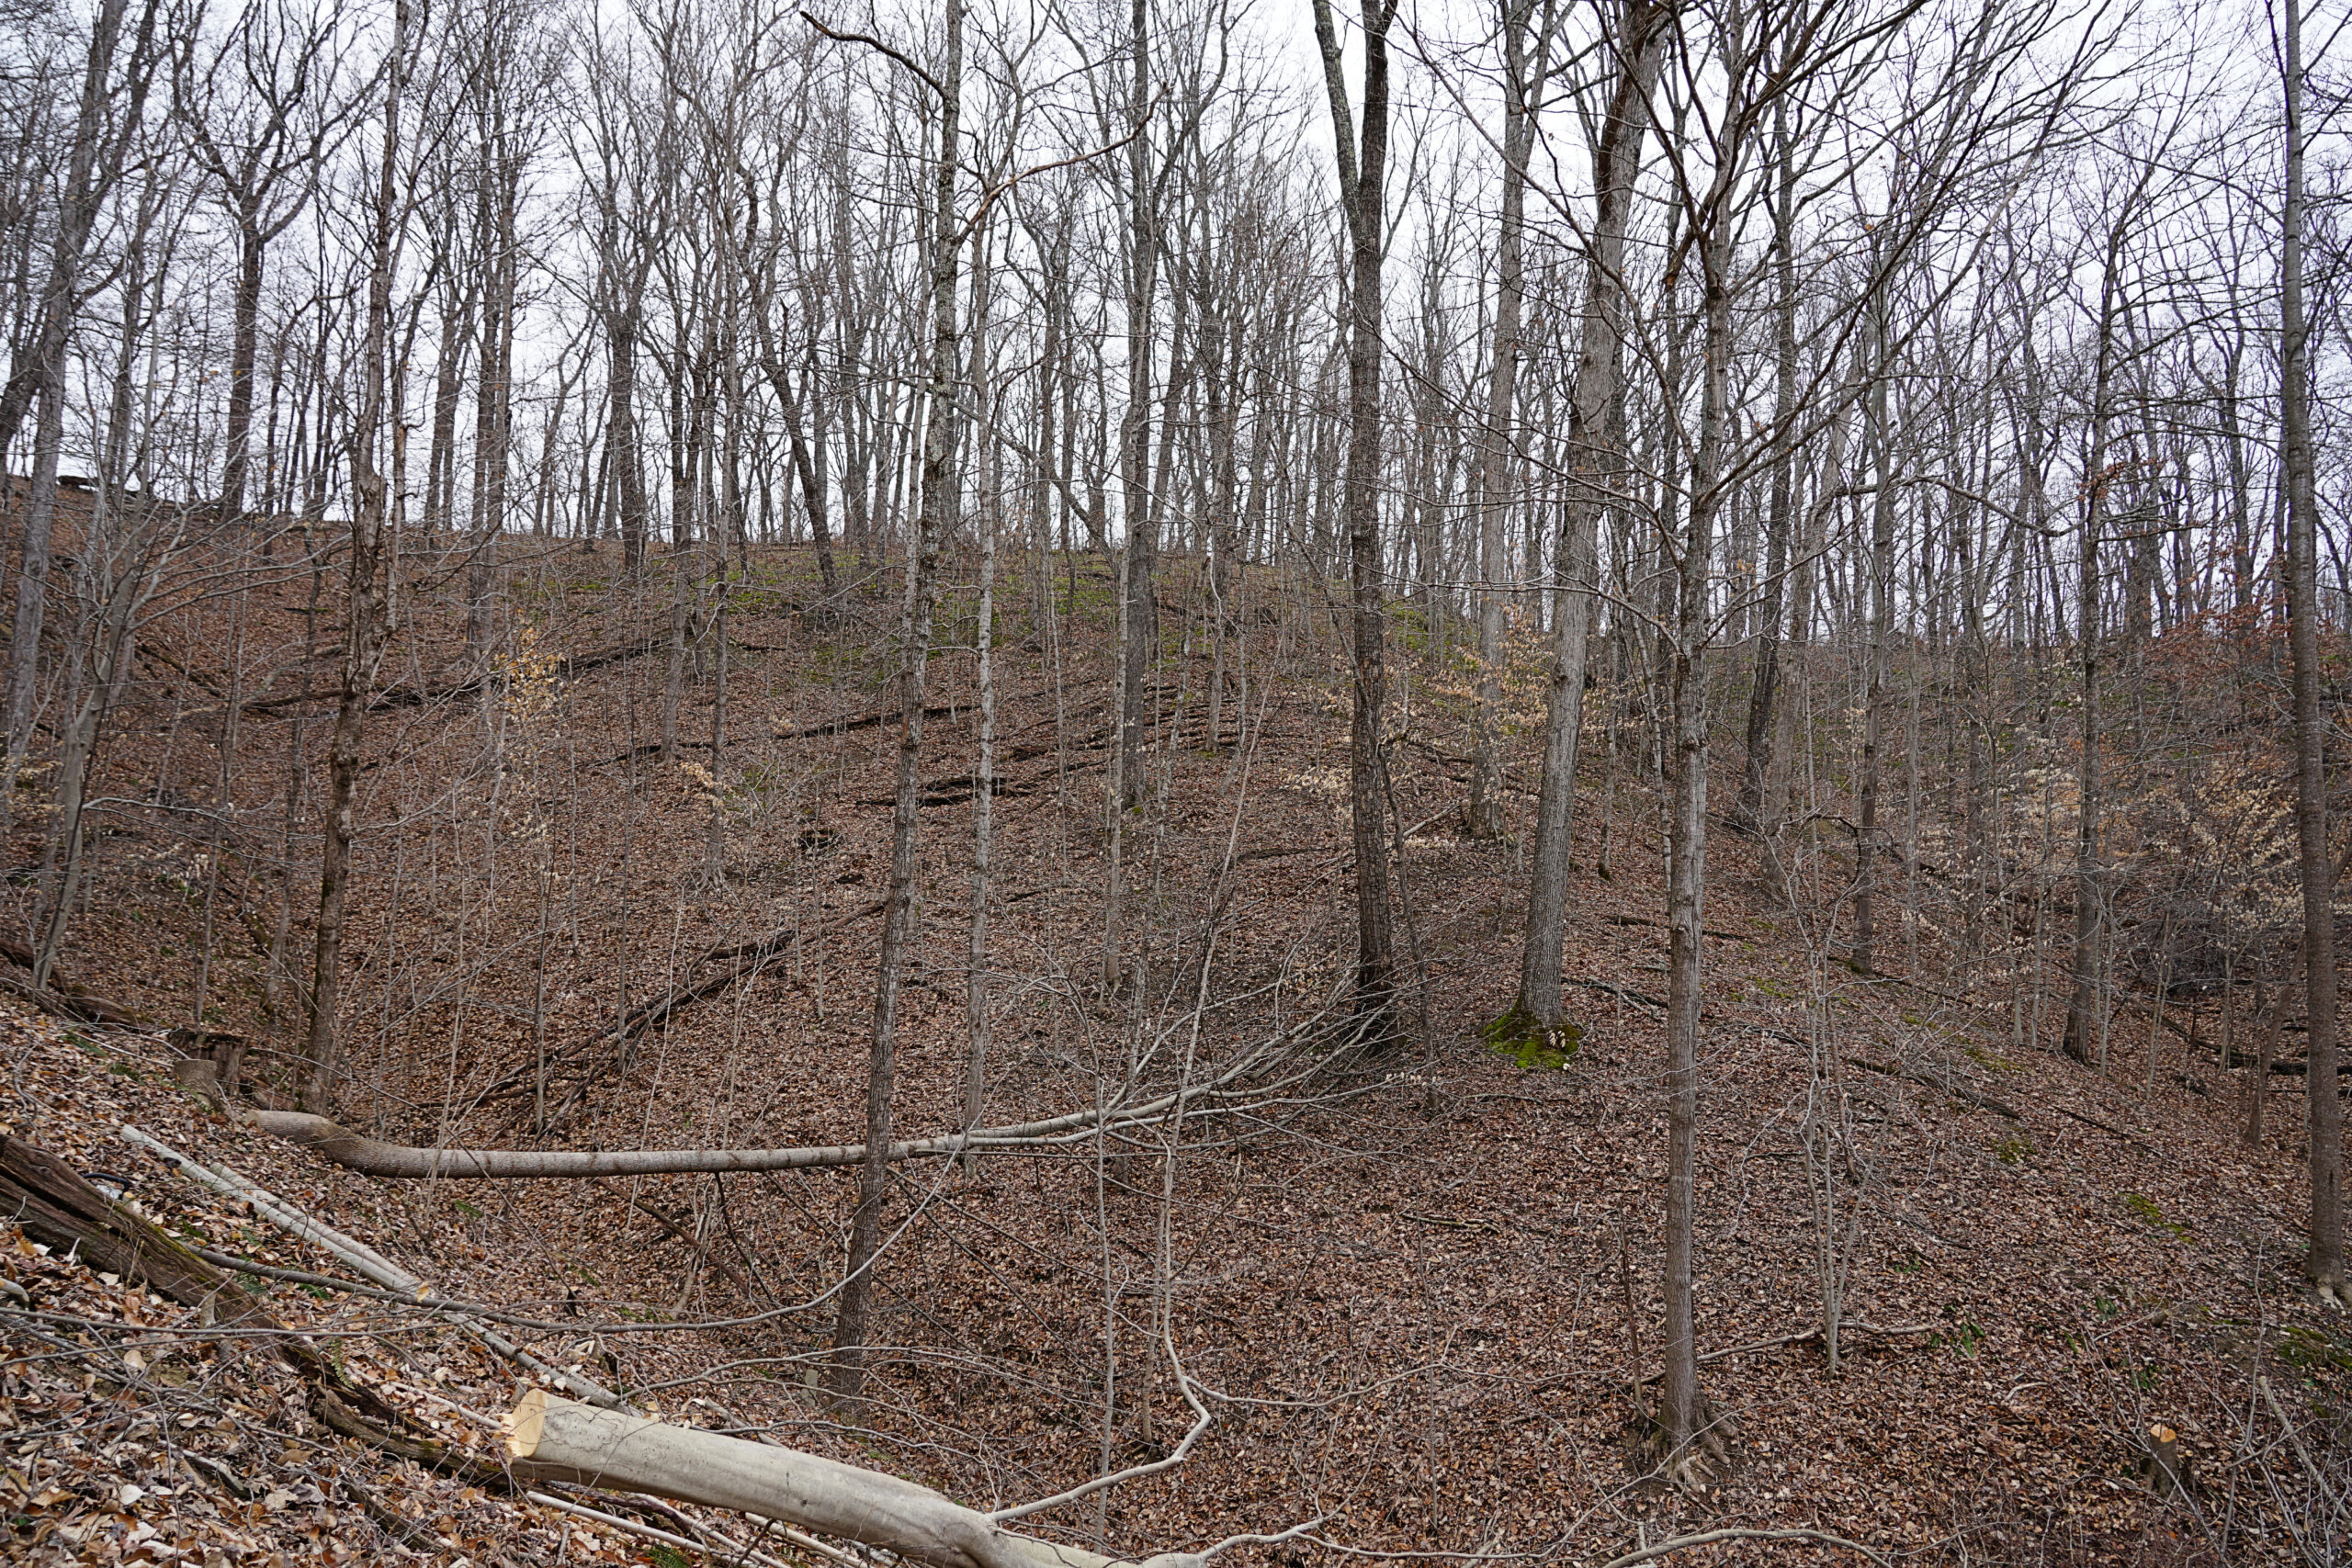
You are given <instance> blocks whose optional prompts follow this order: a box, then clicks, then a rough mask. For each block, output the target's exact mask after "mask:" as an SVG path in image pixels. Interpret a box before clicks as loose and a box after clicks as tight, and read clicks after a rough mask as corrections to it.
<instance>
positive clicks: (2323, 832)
mask: <svg viewBox="0 0 2352 1568" xmlns="http://www.w3.org/2000/svg"><path fill="white" fill-rule="evenodd" d="M2283 30H2284V34H2285V37H2284V39H2283V41H2284V44H2285V51H2284V53H2285V61H2284V65H2285V68H2286V83H2285V85H2286V99H2287V106H2286V107H2287V180H2286V186H2287V189H2286V205H2285V211H2284V212H2283V213H2282V215H2281V223H2280V242H2281V243H2280V248H2279V258H2278V265H2279V322H2278V325H2279V345H2278V355H2279V405H2280V406H2279V423H2280V425H2281V435H2282V438H2283V439H2282V443H2281V445H2282V448H2283V450H2282V453H2281V457H2282V467H2283V468H2285V470H2286V472H2285V474H2284V475H2283V478H2284V480H2285V490H2286V497H2285V499H2286V505H2287V557H2288V559H2287V615H2288V620H2287V627H2288V639H2289V644H2290V649H2291V652H2292V655H2293V660H2294V667H2295V669H2294V709H2295V714H2294V730H2295V841H2296V847H2297V849H2298V850H2299V851H2300V852H2301V866H2300V867H2299V868H2298V871H2299V877H2298V879H2299V881H2300V882H2301V892H2302V898H2303V985H2304V1007H2305V1009H2306V1017H2307V1019H2308V1021H2309V1025H2310V1031H2311V1032H2310V1035H2309V1043H2308V1045H2307V1047H2306V1055H2305V1064H2306V1065H2305V1068H2304V1071H2305V1075H2306V1076H2305V1077H2304V1080H2303V1096H2304V1100H2305V1101H2306V1102H2307V1103H2308V1104H2309V1106H2310V1120H2311V1175H2312V1213H2311V1226H2310V1237H2309V1239H2310V1251H2309V1253H2308V1255H2307V1257H2306V1260H2305V1264H2304V1267H2305V1269H2306V1271H2307V1272H2308V1274H2309V1276H2310V1279H2311V1281H2312V1288H2313V1289H2314V1290H2316V1291H2317V1292H2319V1293H2320V1295H2321V1296H2322V1297H2323V1298H2324V1299H2327V1300H2338V1299H2341V1298H2342V1297H2343V1295H2344V1294H2345V1287H2344V1109H2343V1105H2342V1102H2341V1101H2340V1100H2338V1099H2337V1096H2336V1055H2335V1053H2336V1039H2335V1026H2336V1021H2335V847H2334V845H2333V844H2332V843H2331V842H2330V840H2329V838H2328V830H2327V754H2326V740H2327V732H2328V729H2329V728H2330V727H2331V725H2332V724H2333V722H2334V720H2333V717H2332V716H2331V715H2330V714H2329V713H2328V712H2326V711H2325V710H2324V708H2323V707H2322V706H2321V703H2320V682H2321V679H2322V672H2321V668H2320V650H2319V618H2320V611H2319V510H2318V493H2317V491H2316V488H2315V486H2314V485H2313V482H2312V423H2311V359H2312V353H2311V330H2310V324H2309V323H2308V322H2307V321H2305V320H2304V314H2303V277H2302V269H2303V228H2304V224H2305V221H2306V218H2305V213H2306V209H2307V203H2306V197H2305V195H2304V189H2303V182H2304V175H2303V160H2304V134H2305V127H2304V122H2303V93H2304V84H2303V56H2302V14H2301V0H2286V17H2285V26H2284V29H2283Z"/></svg>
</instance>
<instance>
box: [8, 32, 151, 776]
mask: <svg viewBox="0 0 2352 1568" xmlns="http://www.w3.org/2000/svg"><path fill="white" fill-rule="evenodd" d="M128 4H129V0H100V4H99V6H98V8H97V12H96V16H95V17H93V19H92V22H91V28H90V50H89V55H88V58H87V60H86V62H85V65H84V67H83V74H82V96H81V102H80V106H79V107H78V109H77V110H76V113H75V117H74V145H73V151H72V152H70V153H69V154H68V155H67V162H66V171H65V186H64V190H63V193H62V195H61V196H60V197H59V200H58V209H57V227H56V230H55V231H54V233H53V234H52V235H51V240H50V264H49V276H48V278H47V280H46V281H45V282H44V283H43V285H42V288H41V295H40V311H39V317H38V322H37V325H36V327H35V329H34V332H35V336H34V341H33V344H32V351H31V354H30V355H29V356H28V369H29V370H30V371H31V376H30V378H29V379H28V382H27V383H26V389H27V394H28V397H29V399H30V400H31V402H32V404H33V406H34V411H35V412H34V415H33V420H34V423H33V462H32V473H31V477H30V478H29V479H28V482H27V484H26V492H27V495H26V505H25V538H24V553H23V555H22V557H21V558H19V560H18V563H17V615H16V622H15V626H14V627H13V630H12V632H11V635H10V637H9V640H8V681H7V691H6V715H5V716H6V728H7V745H8V756H7V765H6V779H7V780H9V781H13V780H14V779H15V778H16V775H17V769H18V768H19V767H20V766H21V765H22V764H23V761H24V757H25V750H26V748H27V747H28V746H29V745H30V744H31V743H32V728H33V695H34V692H35V689H36V685H37V682H38V678H39V675H40V634H41V620H42V614H43V610H44V608H45V606H46V604H47V594H48V588H49V563H50V536H51V531H52V529H53V528H54V526H55V523H56V518H57V464H58V455H59V453H60V451H61V450H62V447H63V446H64V440H65V356H66V344H67V342H68V340H69V339H70V338H71V336H72V335H73V328H74V318H75V316H77V315H78V314H80V312H81V308H82V295H83V284H82V265H83V262H84V260H85V252H86V251H87V249H88V247H89V243H90V231H91V230H92V229H93V228H94V227H95V226H96V223H97V220H98V213H99V210H100V209H101V208H103V207H104V206H105V204H106V196H107V191H108V190H109V189H111V188H112V186H113V185H114V181H115V178H116V176H117V175H118V174H119V172H120V171H119V168H118V167H116V166H115V165H116V164H119V158H120V154H121V151H122V149H121V145H120V143H119V141H118V142H115V143H113V144H110V145H109V144H107V143H108V139H107V135H106V129H107V103H108V100H109V98H110V97H111V96H112V90H111V89H112V83H111V77H112V75H113V71H114V58H115V51H116V49H117V47H118V46H119V44H120V42H121V39H122V24H123V13H124V12H125V10H127V9H128ZM154 17H155V0H147V6H146V9H145V10H144V12H142V13H141V18H140V23H139V31H138V39H137V42H136V44H135V45H134V48H133V60H132V76H133V84H132V92H133V96H134V98H139V97H142V96H143V89H144V85H145V82H146V74H147V73H146V63H147V62H146V55H147V47H148V39H149V38H150V36H151V34H152V29H153V24H154ZM131 118H132V119H133V120H135V119H136V118H137V114H136V107H135V105H134V107H133V110H132V111H131ZM20 417H22V416H21V414H12V415H11V417H10V418H8V419H7V420H6V422H5V423H7V424H8V425H10V426H13V425H14V423H15V420H16V419H17V418H20ZM14 434H15V431H14V429H13V428H10V429H6V430H0V437H8V438H13V436H14ZM5 450H6V447H5V446H0V451H5Z"/></svg>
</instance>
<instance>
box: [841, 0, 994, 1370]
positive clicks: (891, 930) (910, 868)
mask: <svg viewBox="0 0 2352 1568" xmlns="http://www.w3.org/2000/svg"><path fill="white" fill-rule="evenodd" d="M945 32H946V38H945V51H946V58H945V59H944V61H943V62H942V63H941V66H940V72H939V78H938V96H939V146H938V163H937V166H936V169H935V171H934V173H933V195H932V200H933V211H932V255H931V330H932V339H931V378H930V385H929V387H928V389H927V390H926V395H927V397H928V399H929V401H930V408H931V412H930V418H929V419H927V420H926V421H925V422H924V426H923V448H922V498H921V502H920V505H919V511H918V518H917V523H916V537H915V539H914V541H913V546H914V547H913V548H912V549H910V551H909V552H908V560H907V600H906V633H905V639H904V646H905V649H906V655H905V659H906V662H905V664H904V666H903V667H902V670H901V672H900V676H899V694H900V699H901V705H902V707H903V711H904V714H905V717H904V719H903V720H902V721H901V724H900V728H899V784H898V795H897V799H896V802H895V804H894V805H893V807H892V810H891V815H890V890H889V894H888V899H887V902H886V903H885V906H884V908H883V915H882V953H881V960H880V963H879V964H878V967H877V972H876V980H875V987H874V1033H873V1037H872V1043H871V1046H870V1049H869V1052H868V1055H867V1060H866V1077H865V1162H864V1164H863V1165H861V1166H860V1167H859V1171H858V1184H857V1210H856V1213H855V1214H854V1216H853V1217H852V1220H851V1223H850V1247H849V1265H848V1273H847V1277H846V1278H845V1279H844V1280H843V1281H842V1295H841V1307H840V1313H839V1315H838V1316H837V1317H836V1318H835V1319H834V1323H833V1359H832V1369H831V1389H832V1393H833V1395H834V1397H836V1398H837V1399H840V1400H842V1401H851V1400H854V1399H856V1398H858V1397H859V1395H860V1394H861V1393H863V1392H864V1389H865V1314H866V1306H867V1303H868V1302H869V1300H870V1299H871V1297H872V1295H873V1289H874V1258H875V1254H876V1252H877V1251H878V1250H879V1248H880V1247H881V1241H882V1202H883V1200H884V1199H885V1198H886V1197H887V1196H888V1193H889V1190H890V1168H889V1160H888V1150H889V1147H890V1116H891V1099H892V1092H893V1083H894V1075H895V1069H896V1053H897V1049H898V1039H899V978H900V976H901V974H902V973H903V972H904V969H905V966H906V958H907V949H908V947H909V946H910V944H911V942H913V940H914V936H915V930H916V920H917V908H916V904H917V895H918V891H919V889H918V888H917V886H916V876H917V871H918V867H917V865H916V859H915V857H916V852H917V850H918V848H919V847H920V845H919V840H920V838H921V834H922V814H921V810H920V801H921V797H922V775H921V773H920V771H919V768H920V764H921V761H922V731H923V708H924V693H925V690H926V685H925V682H926V677H927V675H928V672H929V669H930V658H931V635H932V616H933V608H934V605H935V603H936V600H937V597H938V578H939V550H940V544H941V541H942V540H943V539H944V538H945V537H946V536H947V533H948V531H949V529H950V528H951V527H952V526H953V525H954V518H953V516H952V513H953V511H954V508H955V506H956V467H955V465H956V438H957V435H958V433H959V423H960V422H959V418H958V414H959V408H958V400H957V393H956V379H957V363H956V354H957V349H958V346H959V341H958V338H959V334H958V333H957V329H956V253H957V250H958V247H959V245H960V243H961V237H960V236H959V235H958V234H957V232H956V153H957V146H956V139H957V137H958V136H959V135H960V134H961V115H962V107H963V105H962V98H961V93H962V85H963V68H964V0H947V7H946V28H945Z"/></svg>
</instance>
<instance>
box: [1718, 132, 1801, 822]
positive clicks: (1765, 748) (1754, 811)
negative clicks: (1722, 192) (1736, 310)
mask: <svg viewBox="0 0 2352 1568" xmlns="http://www.w3.org/2000/svg"><path fill="white" fill-rule="evenodd" d="M1773 112H1774V114H1775V116H1776V117H1777V118H1780V120H1781V123H1780V126H1779V128H1778V129H1779V132H1780V134H1779V136H1778V137H1777V139H1776V140H1777V141H1778V143H1779V145H1778V149H1777V151H1778V152H1779V154H1780V159H1779V162H1780V170H1779V174H1780V179H1779V185H1778V188H1777V189H1776V190H1775V192H1774V193H1773V202H1772V270H1773V275H1774V276H1775V278H1776V279H1777V281H1778V282H1779V284H1780V299H1779V301H1778V304H1777V308H1776V309H1775V310H1774V311H1773V318H1772V358H1773V386H1772V432H1773V439H1774V441H1775V442H1776V443H1777V446H1778V449H1777V450H1776V451H1775V452H1774V453H1773V455H1772V499H1771V511H1770V514H1769V515H1768V516H1767V518H1766V520H1765V552H1766V555H1765V562H1764V606H1763V613H1762V615H1760V616H1759V617H1758V628H1757V638H1756V673H1755V677H1754V679H1753V681H1752V682H1751V683H1750V684H1749V687H1748V693H1747V759H1746V762H1745V765H1744V768H1743V771H1742V772H1741V774H1740V781H1739V798H1738V799H1737V801H1736V802H1735V803H1734V805H1733V807H1732V812H1731V820H1732V822H1733V823H1734V824H1735V825H1736V826H1737V827H1739V828H1743V829H1747V831H1749V832H1752V833H1756V834H1758V835H1763V836H1770V833H1771V832H1772V830H1773V824H1772V823H1770V821H1768V820H1767V819H1766V813H1765V799H1764V792H1765V785H1766V784H1767V782H1768V781H1769V779H1770V776H1771V773H1772V757H1773V745H1772V742H1773V738H1774V737H1773V708H1774V705H1775V704H1776V703H1777V702H1778V701H1779V699H1780V694H1781V605H1782V600H1783V597H1784V595H1785V593H1786V592H1787V581H1788V574H1789V571H1790V570H1791V567H1790V559H1789V557H1790V550H1791V548H1792V538H1791V536H1792V533H1793V532H1794V531H1795V528H1796V441H1795V439H1794V436H1795V431H1794V429H1793V421H1794V420H1795V418H1796V412H1797V411H1796V392H1797V262H1796V223H1797V170H1796V142H1795V137H1794V135H1793V134H1792V132H1791V131H1790V130H1789V128H1788V124H1787V119H1786V114H1787V111H1786V110H1785V109H1784V108H1776V109H1775V110H1774V111H1773Z"/></svg>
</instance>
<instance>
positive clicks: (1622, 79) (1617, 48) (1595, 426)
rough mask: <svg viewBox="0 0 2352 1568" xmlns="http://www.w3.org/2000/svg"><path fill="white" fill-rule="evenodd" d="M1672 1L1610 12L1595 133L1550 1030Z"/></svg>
mask: <svg viewBox="0 0 2352 1568" xmlns="http://www.w3.org/2000/svg"><path fill="white" fill-rule="evenodd" d="M1674 15H1675V6H1674V4H1673V0H1627V3H1626V4H1625V5H1624V6H1623V8H1622V9H1620V10H1618V11H1616V12H1615V13H1614V14H1613V16H1612V17H1611V30H1610V38H1609V44H1608V53H1607V60H1608V70H1609V72H1610V75H1609V77H1608V78H1607V79H1608V81H1609V84H1610V85H1609V89H1608V92H1609V97H1608V101H1607V108H1606V110H1605V111H1604V113H1603V115H1602V118H1601V120H1600V134H1599V136H1598V137H1597V138H1596V140H1595V141H1594V143H1593V154H1592V170H1593V180H1592V188H1593V213H1592V220H1591V229H1590V230H1589V234H1590V239H1589V243H1588V244H1587V246H1586V254H1585V265H1584V292H1585V298H1584V311H1583V314H1582V318H1581V319H1582V327H1581V334H1580V341H1579V343H1578V344H1577V374H1576V385H1575V390H1574V392H1573V394H1572V396H1571V398H1570V401H1569V405H1568V455H1567V461H1568V474H1567V480H1566V495H1565V496H1564V497H1563V498H1562V505H1561V513H1560V516H1561V520H1560V526H1559V534H1558V541H1557V543H1556V544H1555V547H1554V557H1553V567H1552V615H1553V628H1554V629H1553V648H1552V667H1551V670H1550V671H1549V673H1550V677H1551V679H1550V682H1549V692H1548V694H1547V698H1546V702H1545V705H1544V774H1543V782H1542V784H1541V786H1540V789H1539V792H1538V795H1537V797H1536V803H1535V843H1534V848H1533V854H1532V866H1531V869H1530V871H1529V874H1528V894H1527V931H1526V941H1525V943H1524V945H1523V946H1522V947H1521V954H1520V969H1519V1000H1518V1004H1517V1010H1518V1012H1519V1014H1520V1016H1521V1017H1522V1018H1523V1019H1525V1020H1526V1021H1527V1022H1528V1023H1529V1024H1531V1025H1532V1026H1533V1027H1535V1028H1538V1029H1543V1030H1550V1029H1555V1028H1557V1027H1559V1026H1560V1025H1561V1024H1562V1023H1564V1022H1565V1021H1566V1015H1565V1014H1564V1012H1563V1010H1562V1006H1561V1000H1560V945H1561V942H1562V937H1563V928H1564V926H1565V924H1566V918H1567V905H1568V863H1569V852H1570V849H1571V845H1572V838H1571V833H1572V826H1573V823H1572V813H1573V810H1574V807H1575V802H1576V773H1577V740H1578V739H1579V737H1580V735H1581V732H1582V730H1583V728H1584V689H1585V674H1586V661H1587V658H1588V645H1589V641H1590V636H1589V633H1590V629H1591V624H1592V600H1593V593H1594V591H1595V589H1596V587H1597V586H1598V585H1597V583H1596V581H1595V576H1596V570H1597V562H1596V547H1597V542H1598V540H1599V537H1600V516H1601V513H1603V512H1604V511H1606V510H1608V509H1609V507H1610V506H1611V505H1612V504H1615V503H1619V502H1622V501H1623V493H1622V492H1623V485H1624V476H1625V456H1624V453H1623V429H1622V426H1621V425H1619V424H1618V423H1617V420H1618V418H1619V417H1620V416H1619V410H1620V407H1621V400H1622V397H1623V362H1624V340H1625V335H1626V332H1627V329H1628V322H1627V312H1628V310H1630V308H1631V304H1630V299H1629V297H1628V293H1627V289H1626V283H1625V244H1626V237H1627V234H1628V232H1629V231H1630V226H1631V224H1632V221H1633V209H1634V175H1636V173H1637V172H1638V171H1639V169H1640V167H1641V161H1642V143H1643V140H1644V138H1645V136H1646V135H1647V134H1648V131H1649V124H1650V110H1649V104H1650V96H1651V94H1652V93H1653V92H1654V91H1655V90H1656V88H1657V80H1658V74H1659V72H1660V70H1661V68H1662V67H1663V65H1664V62H1665V58H1666V48H1667V44H1668V38H1669V32H1670V28H1671V24H1672V21H1673V18H1674Z"/></svg>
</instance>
